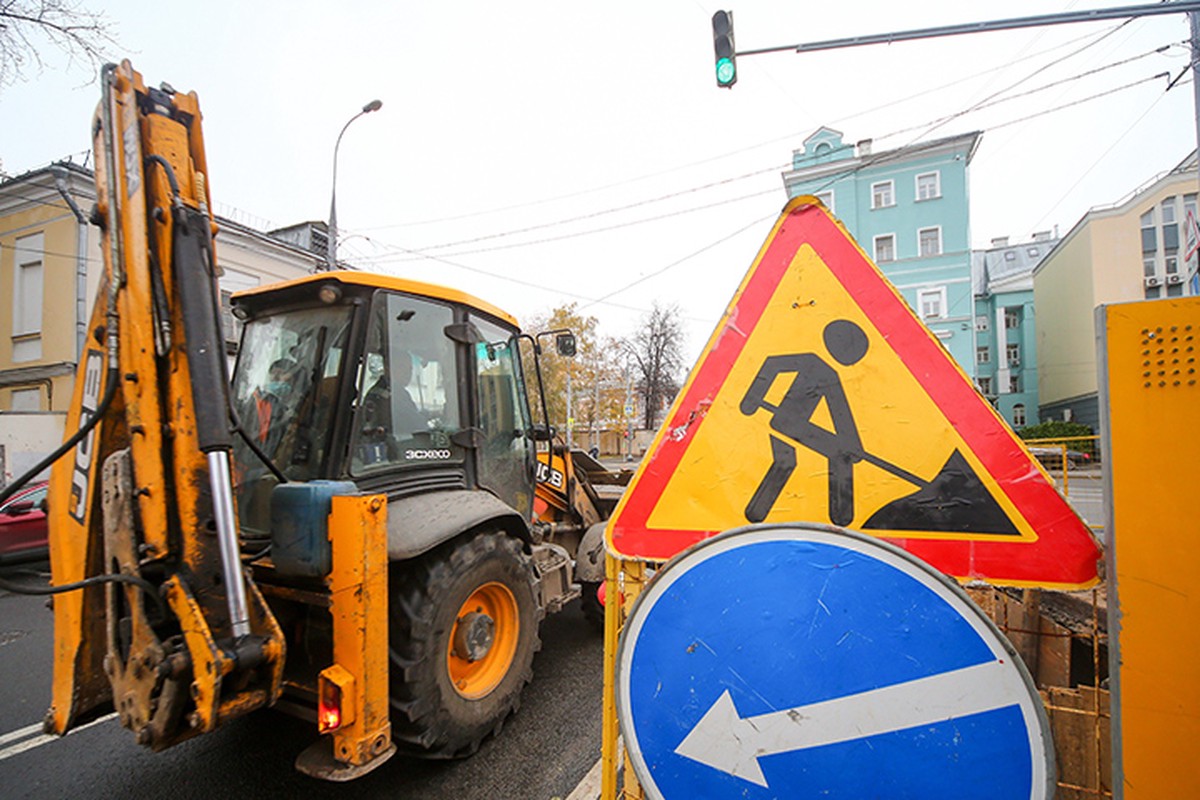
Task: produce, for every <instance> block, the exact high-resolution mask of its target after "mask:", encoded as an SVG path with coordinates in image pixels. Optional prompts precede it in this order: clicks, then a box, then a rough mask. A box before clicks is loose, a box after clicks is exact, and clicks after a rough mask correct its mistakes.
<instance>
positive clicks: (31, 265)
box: [12, 233, 45, 336]
mask: <svg viewBox="0 0 1200 800" xmlns="http://www.w3.org/2000/svg"><path fill="white" fill-rule="evenodd" d="M16 245H17V246H16V265H17V269H16V273H15V274H14V276H13V327H12V335H13V336H29V335H31V334H37V333H41V332H42V257H43V253H44V251H45V246H44V244H43V237H42V234H40V233H38V234H34V235H33V236H24V237H22V238H20V239H17V242H16Z"/></svg>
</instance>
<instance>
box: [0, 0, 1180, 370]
mask: <svg viewBox="0 0 1200 800" xmlns="http://www.w3.org/2000/svg"><path fill="white" fill-rule="evenodd" d="M83 1H84V3H85V4H87V5H90V6H92V7H100V6H101V3H99V0H83ZM1126 4H1128V3H1123V2H1117V1H1116V0H1109V1H1108V2H1104V1H1101V2H1096V1H1095V0H1082V1H1080V2H1067V1H1066V0H1040V2H1030V1H1027V0H1006V2H991V1H990V0H977V1H976V2H972V3H963V2H942V1H941V0H927V2H924V3H919V4H918V3H896V2H894V0H888V1H887V2H881V1H876V0H859V1H858V2H844V3H814V2H803V0H790V2H782V1H780V0H737V2H736V4H733V3H731V4H729V5H726V6H721V5H715V4H712V3H703V2H696V1H695V0H640V1H638V0H616V1H614V2H606V3H572V2H562V1H561V0H559V1H558V2H549V1H547V2H541V1H540V0H539V1H530V2H509V3H497V2H476V1H475V0H457V1H456V2H404V3H397V2H346V3H340V4H332V3H329V2H311V0H292V2H287V3H283V2H258V3H247V2H244V0H242V1H240V2H225V0H208V2H206V3H188V4H184V3H171V2H168V3H162V2H157V3H149V2H134V0H106V2H104V3H103V4H102V5H103V8H104V10H105V12H106V13H107V14H108V16H109V17H110V18H111V19H112V20H113V22H114V23H115V26H116V30H117V35H118V38H119V40H120V42H121V44H122V46H123V49H122V50H121V51H120V52H118V53H114V55H115V56H118V57H128V58H129V59H130V60H131V61H132V62H133V65H134V67H135V68H136V69H137V70H138V71H140V72H141V73H142V74H143V76H144V77H145V79H146V81H147V83H150V84H154V85H156V84H158V83H161V82H163V81H166V82H169V83H170V84H171V85H173V86H174V87H175V88H176V89H178V90H181V91H192V90H194V91H196V92H197V94H198V95H199V97H200V105H201V109H202V110H203V112H204V117H205V118H204V135H205V140H206V143H207V148H208V162H209V167H210V171H211V176H210V182H211V185H212V193H213V197H214V200H215V201H216V204H217V211H218V212H219V213H222V214H225V215H227V216H233V217H235V218H237V219H239V221H242V222H245V223H247V224H251V225H253V226H255V227H259V228H263V229H266V228H267V227H270V226H283V225H287V224H291V223H294V222H299V221H303V220H307V219H326V218H327V216H328V213H329V196H330V178H331V171H332V154H333V145H334V141H335V140H336V138H337V134H338V131H339V130H340V129H341V127H342V125H343V124H345V122H346V121H347V120H348V119H350V117H351V116H353V115H354V114H355V113H356V112H357V111H358V110H359V108H361V106H362V105H363V104H364V103H366V102H367V101H369V100H371V99H374V98H378V99H380V100H382V101H383V108H382V109H381V110H380V111H379V112H377V113H374V114H370V115H367V116H365V117H363V118H362V119H360V120H358V121H357V122H355V123H354V125H353V126H352V127H351V128H350V129H349V130H348V131H347V133H346V135H345V138H344V139H343V142H342V147H341V152H340V158H339V167H338V219H339V223H340V225H339V226H340V228H341V229H342V237H343V247H342V249H341V256H342V258H343V259H346V260H349V261H351V262H354V263H357V264H360V265H361V266H363V267H364V268H370V269H375V270H379V271H383V272H389V273H393V274H396V275H401V276H405V277H414V278H418V279H422V280H431V281H435V282H439V283H445V284H449V285H453V286H456V287H459V288H462V289H464V290H467V291H470V292H472V293H473V294H476V295H478V296H480V297H483V298H485V299H487V300H490V301H492V302H494V303H496V304H498V305H500V306H501V307H504V308H506V309H508V310H510V311H511V312H513V313H514V314H516V315H517V316H518V317H519V318H525V317H528V316H530V315H532V314H537V313H542V312H545V311H546V310H548V309H550V308H553V307H555V306H557V305H560V304H563V303H567V302H573V301H574V302H578V303H579V305H580V307H581V308H582V310H583V311H584V312H585V313H588V314H592V315H594V316H596V317H597V318H599V320H600V324H601V329H602V331H603V332H605V333H607V334H608V335H611V336H622V335H626V334H628V333H629V332H630V331H631V330H632V329H633V327H634V326H635V325H636V323H637V321H638V319H639V318H640V317H641V315H642V314H643V313H645V312H646V311H647V310H648V309H649V308H650V306H651V304H652V303H653V302H655V301H658V302H661V303H665V304H678V305H679V306H680V307H681V309H683V312H684V315H685V317H686V320H687V325H688V336H689V340H688V351H687V352H688V356H689V358H694V357H695V355H697V354H698V352H699V351H700V349H701V348H702V347H703V345H704V343H705V340H706V339H707V337H708V335H709V333H710V331H711V329H712V327H713V325H714V324H715V323H716V322H717V320H718V319H719V317H720V314H721V312H722V310H723V308H724V306H725V304H726V302H727V301H728V300H729V298H730V296H731V295H732V292H733V291H734V289H735V288H736V286H737V284H738V282H739V280H740V279H741V277H742V275H743V274H744V272H745V270H746V268H747V267H748V266H749V264H750V262H751V260H752V259H753V257H754V255H755V253H756V252H757V250H758V248H759V246H760V245H761V244H762V240H763V237H764V236H765V235H766V233H767V231H768V230H769V228H770V225H771V222H772V221H773V220H774V218H775V216H776V214H777V212H778V211H779V209H780V207H781V206H782V204H783V203H784V201H785V200H786V197H785V193H784V190H783V185H782V180H781V179H780V173H781V171H782V170H783V169H785V168H786V167H787V166H788V165H790V161H791V153H792V150H793V149H794V148H797V147H799V146H800V144H801V141H802V140H803V139H804V138H805V137H807V136H808V135H809V134H810V133H812V132H813V131H814V130H816V129H817V128H819V127H820V126H822V125H826V126H829V127H832V128H835V129H837V130H840V131H842V132H843V133H844V134H845V138H846V140H847V141H848V142H855V141H858V140H860V139H867V138H870V139H874V140H875V148H876V150H877V151H878V150H882V149H888V148H892V147H899V146H903V145H907V144H911V143H914V142H919V141H923V140H928V139H932V138H939V137H943V136H947V135H951V134H956V133H963V132H967V131H972V130H980V131H982V132H983V139H982V142H981V144H980V146H979V149H978V151H977V154H976V156H975V160H974V161H973V163H972V165H971V169H970V179H971V239H972V242H973V244H974V246H976V247H986V246H987V244H988V242H989V241H990V240H991V239H992V238H993V237H997V236H1010V237H1012V238H1013V240H1014V241H1018V240H1024V239H1028V238H1029V237H1030V236H1031V235H1032V234H1033V233H1034V232H1036V231H1041V230H1055V229H1057V230H1058V231H1059V232H1060V233H1066V232H1067V231H1068V230H1069V229H1070V227H1071V226H1072V225H1074V224H1075V223H1076V222H1077V221H1078V220H1079V218H1080V217H1081V216H1082V215H1083V214H1084V213H1085V212H1086V211H1087V210H1088V208H1090V207H1094V206H1101V205H1107V204H1111V203H1115V202H1118V201H1120V200H1122V199H1123V198H1125V197H1126V196H1127V195H1128V194H1129V193H1130V192H1131V191H1133V190H1134V189H1136V188H1137V187H1138V186H1140V185H1142V184H1143V183H1145V182H1146V181H1148V180H1149V179H1151V178H1153V177H1154V176H1156V175H1158V174H1160V173H1162V172H1164V171H1166V170H1169V169H1170V168H1172V167H1173V166H1175V165H1176V164H1177V163H1178V162H1180V161H1181V160H1183V159H1184V157H1185V156H1187V155H1188V153H1189V152H1190V151H1191V150H1192V149H1193V148H1194V147H1195V140H1196V127H1195V116H1194V110H1193V101H1192V97H1193V94H1192V86H1191V82H1190V76H1185V78H1184V80H1183V81H1181V83H1180V84H1179V85H1177V86H1176V87H1175V88H1174V89H1172V90H1171V91H1169V92H1167V91H1166V87H1167V84H1168V79H1167V78H1162V77H1159V78H1157V79H1154V78H1153V76H1155V75H1157V74H1159V73H1164V72H1165V73H1169V74H1170V75H1171V77H1172V78H1174V77H1175V76H1178V75H1179V74H1180V73H1181V72H1183V71H1184V70H1185V68H1186V67H1187V64H1188V55H1189V53H1188V49H1187V47H1186V40H1187V38H1188V26H1187V21H1186V18H1185V16H1184V15H1182V14H1178V15H1169V16H1161V17H1155V18H1149V19H1143V20H1137V21H1133V22H1131V23H1129V24H1125V25H1122V24H1121V23H1118V22H1108V23H1090V24H1081V25H1069V26H1058V27H1054V28H1043V29H1039V30H1023V31H1013V32H1006V33H989V34H979V35H972V36H965V37H956V38H951V39H938V40H927V41H922V42H912V43H900V44H893V45H888V46H876V47H865V48H852V49H845V50H838V51H833V52H825V53H812V54H803V55H798V54H795V53H792V52H784V53H778V54H770V55H760V56H753V57H743V58H741V59H739V61H738V84H737V86H736V87H734V88H733V89H732V90H722V89H718V88H717V87H716V85H715V81H714V78H713V53H712V37H711V28H710V18H711V16H712V13H713V11H715V10H717V9H718V8H722V7H726V8H730V9H732V10H733V11H734V16H735V33H736V36H737V46H738V49H739V50H750V49H759V48H766V47H775V46H780V45H789V44H796V43H800V42H811V41H817V40H823V39H829V38H840V37H847V36H857V35H864V34H869V33H881V32H887V31H898V30H907V29H912V28H920V27H928V26H935V25H945V24H950V23H957V22H976V21H981V20H986V19H1003V18H1011V17H1018V16H1026V15H1034V14H1046V13H1052V12H1057V11H1064V10H1079V9H1086V8H1109V7H1113V6H1118V5H1126ZM1162 47H1165V48H1166V49H1165V50H1164V51H1163V52H1161V53H1155V52H1154V51H1155V50H1156V49H1158V48H1162ZM1119 62H1127V63H1123V64H1120V65H1118V66H1112V65H1116V64H1118V63H1119ZM1089 73H1090V74H1089ZM1080 76H1083V77H1080ZM90 78H91V75H90V73H89V72H87V71H85V70H82V69H80V68H78V67H77V66H76V67H70V66H69V65H67V64H66V63H64V62H63V61H62V60H61V59H58V58H57V57H56V56H54V55H53V54H49V55H48V57H47V59H46V68H45V69H44V71H43V72H42V73H41V74H40V75H36V74H35V75H34V76H32V77H31V78H30V79H29V80H28V81H27V82H25V83H22V84H18V85H16V86H12V87H9V88H7V89H3V90H0V120H3V124H2V125H0V159H2V161H3V168H4V170H5V171H6V172H7V173H9V174H19V173H21V172H24V171H26V170H29V169H33V168H36V167H39V166H42V165H45V164H47V163H49V162H51V161H54V160H56V159H59V158H61V157H64V156H67V155H69V154H75V158H76V159H77V160H78V159H80V158H82V155H81V154H82V153H83V152H84V151H86V150H87V148H88V147H89V138H88V125H89V122H90V119H91V114H92V110H93V108H94V106H95V104H96V102H97V100H98V98H99V88H98V86H97V85H96V84H95V83H89V80H90ZM1130 84H1135V85H1133V86H1132V87H1129V88H1123V87H1128V86H1129V85H1130ZM1035 90H1040V91H1035ZM1097 95H1103V96H1101V97H1099V98H1098V99H1088V98H1093V97H1095V96H1097ZM980 105H985V106H986V107H984V108H976V107H977V106H980ZM973 108H974V109H975V110H972V109H973ZM218 247H219V240H218Z"/></svg>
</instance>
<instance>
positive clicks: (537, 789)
mask: <svg viewBox="0 0 1200 800" xmlns="http://www.w3.org/2000/svg"><path fill="white" fill-rule="evenodd" d="M51 628H52V625H51V614H50V612H49V611H48V610H47V609H46V606H45V599H44V598H35V597H24V596H16V595H11V594H8V593H7V592H0V711H2V712H3V713H2V714H0V797H4V798H61V797H81V798H85V797H105V798H117V797H119V798H131V800H151V799H152V798H169V799H170V800H186V799H187V798H204V800H212V798H214V797H238V798H278V797H304V798H324V797H337V798H340V799H344V798H374V797H388V798H396V797H423V798H425V797H427V798H453V799H454V800H476V799H478V800H483V799H484V798H487V800H494V798H497V797H505V798H507V797H513V798H516V797H519V798H539V799H544V800H550V798H556V797H566V796H567V795H568V794H570V792H571V790H572V789H574V788H575V786H576V785H577V784H578V783H579V782H580V780H581V779H582V778H583V777H584V775H585V774H586V773H587V771H588V770H589V769H590V768H591V767H592V765H593V764H594V763H595V762H596V759H597V758H599V754H600V710H601V709H600V696H601V681H602V672H601V668H602V663H603V655H604V643H603V640H602V637H601V636H600V634H599V633H598V632H596V631H594V630H593V629H592V628H591V626H589V625H588V624H586V623H585V622H584V621H583V616H582V614H581V613H580V610H579V608H578V604H577V603H573V604H571V605H570V606H568V607H567V608H566V609H565V610H564V611H563V612H562V613H560V614H557V615H554V616H552V617H549V618H547V619H546V621H545V622H544V623H543V625H542V651H541V652H540V653H539V654H538V655H537V657H536V658H535V660H534V679H533V683H532V684H530V685H529V686H528V687H526V689H525V692H524V694H523V695H522V705H521V709H520V711H519V712H518V713H517V714H516V715H515V716H514V717H511V718H510V719H509V721H508V724H507V725H506V726H505V728H504V730H503V731H502V732H501V734H500V736H499V737H496V738H494V739H492V740H490V741H488V742H486V743H485V744H484V745H483V747H481V748H480V750H479V752H478V753H477V754H476V755H475V756H473V757H472V758H469V759H466V760H463V761H451V762H446V761H442V762H430V761H419V760H414V759H407V758H403V757H401V756H396V757H395V758H393V759H392V760H391V761H389V762H388V763H387V764H385V765H383V766H382V767H380V768H379V769H377V770H376V771H375V772H373V773H371V774H370V775H367V776H366V777H364V778H362V779H360V780H358V781H355V782H353V783H350V784H328V783H323V782H320V781H316V780H314V779H312V778H308V777H306V776H304V775H301V774H299V773H297V772H295V771H294V770H293V769H292V762H293V760H294V759H295V757H296V755H297V754H298V753H299V752H300V751H301V750H303V749H304V748H305V747H306V746H307V745H308V743H309V742H311V741H312V740H313V739H314V738H315V733H314V731H313V730H312V728H311V726H310V725H309V724H307V723H304V722H301V721H299V720H296V719H293V718H291V717H288V716H285V715H283V714H278V713H275V712H272V711H264V712H258V713H257V714H253V715H251V716H250V717H249V718H247V719H243V720H238V721H236V722H234V723H232V724H230V725H228V726H226V727H224V728H221V729H219V730H217V731H215V732H214V733H211V734H208V735H207V736H201V737H199V738H197V739H193V740H191V741H189V742H185V743H184V744H182V745H179V746H177V747H174V748H172V749H170V750H167V751H164V752H162V753H152V752H150V751H149V750H147V749H145V748H143V747H140V746H138V745H137V744H135V743H134V741H133V737H132V735H131V734H130V733H129V732H128V731H126V730H125V729H123V728H121V727H120V725H119V724H118V723H117V722H116V720H115V719H109V720H107V721H105V722H101V723H99V724H96V725H94V726H92V727H89V728H86V729H83V730H80V731H78V732H75V733H72V734H70V735H68V736H66V737H64V738H61V739H53V740H49V741H48V742H46V743H45V744H41V745H39V746H36V747H32V748H30V749H28V750H25V751H23V752H15V754H14V751H15V750H19V749H20V748H19V746H18V745H20V744H21V743H23V742H34V741H36V733H35V732H34V731H33V729H32V728H31V726H33V725H35V724H38V723H40V722H41V720H42V717H43V716H44V714H45V711H46V708H47V706H48V705H49V700H50V686H51V656H52V646H53V641H52V630H51Z"/></svg>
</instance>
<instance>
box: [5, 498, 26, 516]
mask: <svg viewBox="0 0 1200 800" xmlns="http://www.w3.org/2000/svg"><path fill="white" fill-rule="evenodd" d="M31 511H33V501H32V500H22V501H20V502H17V503H9V505H8V507H7V508H5V509H4V513H5V514H6V515H8V516H10V517H19V516H22V515H23V514H28V513H29V512H31Z"/></svg>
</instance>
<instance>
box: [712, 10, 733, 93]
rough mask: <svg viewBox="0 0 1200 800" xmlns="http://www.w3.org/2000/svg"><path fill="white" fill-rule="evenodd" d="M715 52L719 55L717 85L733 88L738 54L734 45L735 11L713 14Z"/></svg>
mask: <svg viewBox="0 0 1200 800" xmlns="http://www.w3.org/2000/svg"><path fill="white" fill-rule="evenodd" d="M712 26H713V52H714V53H715V54H716V57H717V86H720V87H721V88H723V89H732V88H733V85H734V84H735V83H737V54H736V52H735V50H734V46H733V12H732V11H718V12H717V13H715V14H713V18H712Z"/></svg>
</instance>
